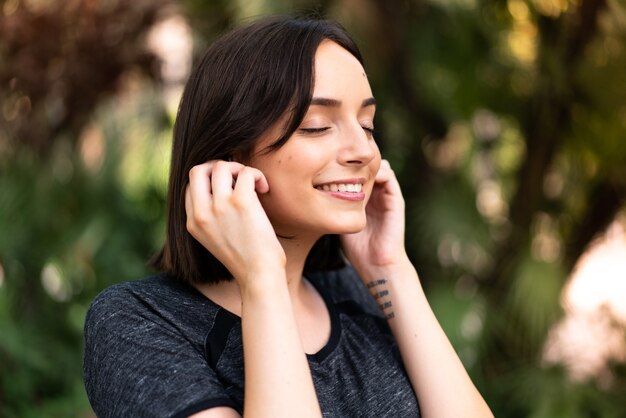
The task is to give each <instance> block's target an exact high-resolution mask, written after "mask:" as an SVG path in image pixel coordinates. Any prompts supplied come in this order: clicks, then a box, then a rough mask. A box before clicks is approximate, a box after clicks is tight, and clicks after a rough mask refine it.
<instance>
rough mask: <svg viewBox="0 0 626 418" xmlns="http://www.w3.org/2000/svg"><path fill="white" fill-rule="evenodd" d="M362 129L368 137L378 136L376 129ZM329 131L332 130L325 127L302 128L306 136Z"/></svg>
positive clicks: (364, 127)
mask: <svg viewBox="0 0 626 418" xmlns="http://www.w3.org/2000/svg"><path fill="white" fill-rule="evenodd" d="M361 128H363V130H364V131H365V132H367V135H368V136H369V137H374V136H375V135H376V131H375V130H374V128H368V127H367V126H361ZM328 129H330V128H329V127H324V128H300V131H301V132H303V133H305V134H320V133H322V132H325V131H327V130H328Z"/></svg>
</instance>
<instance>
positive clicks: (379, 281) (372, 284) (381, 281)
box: [367, 279, 387, 289]
mask: <svg viewBox="0 0 626 418" xmlns="http://www.w3.org/2000/svg"><path fill="white" fill-rule="evenodd" d="M385 283H387V280H385V279H377V280H372V281H371V282H369V283H368V284H367V288H368V289H371V288H372V287H376V286H380V285H381V284H385Z"/></svg>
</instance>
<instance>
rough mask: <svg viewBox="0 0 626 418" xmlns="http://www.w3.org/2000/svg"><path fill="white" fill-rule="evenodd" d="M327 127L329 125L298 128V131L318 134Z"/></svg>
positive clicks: (327, 128)
mask: <svg viewBox="0 0 626 418" xmlns="http://www.w3.org/2000/svg"><path fill="white" fill-rule="evenodd" d="M329 129H330V127H328V126H326V127H323V128H300V132H302V133H305V134H319V133H322V132H324V131H327V130H329Z"/></svg>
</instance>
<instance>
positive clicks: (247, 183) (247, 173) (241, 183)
mask: <svg viewBox="0 0 626 418" xmlns="http://www.w3.org/2000/svg"><path fill="white" fill-rule="evenodd" d="M269 189H270V187H269V184H268V182H267V179H266V178H265V176H264V175H263V173H262V172H261V171H260V170H258V169H256V168H253V167H244V168H243V169H242V170H241V172H240V173H239V175H238V176H237V183H236V184H235V192H237V193H240V192H246V191H249V190H255V191H257V192H258V193H267V192H268V191H269Z"/></svg>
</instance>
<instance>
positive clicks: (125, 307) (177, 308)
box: [85, 274, 214, 338]
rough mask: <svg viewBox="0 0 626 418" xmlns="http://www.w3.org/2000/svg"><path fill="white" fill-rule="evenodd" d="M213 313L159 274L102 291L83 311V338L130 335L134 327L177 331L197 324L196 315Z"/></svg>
mask: <svg viewBox="0 0 626 418" xmlns="http://www.w3.org/2000/svg"><path fill="white" fill-rule="evenodd" d="M213 311H214V310H212V309H211V306H210V304H209V303H208V300H207V299H206V298H204V297H203V296H202V295H201V294H200V293H198V292H197V291H196V290H195V289H194V288H193V287H191V286H188V285H185V284H183V283H179V282H177V281H175V280H174V279H172V278H170V277H168V276H166V275H165V274H160V275H155V276H150V277H146V278H143V279H140V280H133V281H128V282H124V283H119V284H115V285H113V286H111V287H109V288H107V289H105V290H103V291H102V292H101V293H100V294H99V295H98V296H96V298H95V299H94V300H93V302H92V303H91V306H90V307H89V310H88V311H87V316H86V318H85V336H86V337H87V338H89V337H92V336H95V335H96V334H99V333H100V332H101V331H105V332H107V333H110V332H115V333H124V331H125V330H128V331H129V332H132V331H136V330H137V329H136V327H137V325H138V324H141V325H142V327H145V326H147V324H150V326H152V327H156V328H159V329H162V330H165V331H167V330H168V329H169V330H173V329H176V330H177V331H181V330H182V329H186V328H189V327H193V326H194V324H198V317H199V315H200V314H204V315H205V316H206V315H209V316H210V315H211V314H212V313H213Z"/></svg>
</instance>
